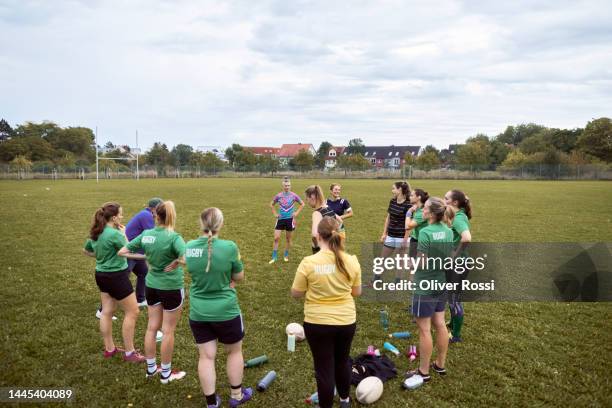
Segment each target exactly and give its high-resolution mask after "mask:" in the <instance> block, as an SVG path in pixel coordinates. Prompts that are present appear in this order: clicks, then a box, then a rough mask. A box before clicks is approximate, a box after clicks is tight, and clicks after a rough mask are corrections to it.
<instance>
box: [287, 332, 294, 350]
mask: <svg viewBox="0 0 612 408" xmlns="http://www.w3.org/2000/svg"><path fill="white" fill-rule="evenodd" d="M287 351H289V352H291V353H293V352H294V351H295V334H288V335H287Z"/></svg>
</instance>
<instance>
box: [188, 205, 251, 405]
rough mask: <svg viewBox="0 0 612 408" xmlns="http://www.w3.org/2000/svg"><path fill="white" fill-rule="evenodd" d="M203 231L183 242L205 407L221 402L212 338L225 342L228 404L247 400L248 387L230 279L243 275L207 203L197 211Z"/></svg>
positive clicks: (217, 216) (217, 214)
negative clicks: (244, 379)
mask: <svg viewBox="0 0 612 408" xmlns="http://www.w3.org/2000/svg"><path fill="white" fill-rule="evenodd" d="M200 223H201V226H202V232H203V234H202V236H201V237H200V238H198V239H195V240H193V241H189V242H188V243H187V249H186V251H185V262H186V264H187V270H188V271H189V273H190V274H191V287H190V289H189V325H190V326H191V331H192V333H193V337H194V339H195V342H196V344H197V346H198V351H199V354H200V359H199V362H198V374H199V376H200V385H201V387H202V391H203V392H204V395H205V397H206V404H207V405H208V407H209V408H215V407H219V406H221V398H220V397H219V395H217V393H216V390H215V387H216V384H215V383H216V373H215V358H216V354H217V341H218V342H220V343H223V344H224V345H225V352H226V354H227V376H228V380H229V384H230V387H231V394H230V398H229V401H228V402H229V406H230V407H237V406H238V405H241V404H244V403H245V402H247V401H249V400H250V399H251V397H252V395H253V390H252V389H251V388H244V387H243V386H242V376H243V371H244V358H243V356H242V339H243V337H244V324H243V321H242V314H241V312H240V306H239V305H238V297H237V296H236V290H235V289H234V282H239V281H241V280H243V279H244V270H243V265H242V260H241V259H240V251H239V250H238V246H237V245H236V244H235V243H234V242H233V241H229V240H224V239H220V238H219V231H220V230H221V228H222V227H223V213H222V212H221V210H219V209H218V208H207V209H205V210H204V211H203V212H202V214H201V216H200Z"/></svg>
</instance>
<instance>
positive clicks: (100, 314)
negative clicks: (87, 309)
mask: <svg viewBox="0 0 612 408" xmlns="http://www.w3.org/2000/svg"><path fill="white" fill-rule="evenodd" d="M101 318H102V310H100V309H98V310H96V319H101ZM113 320H117V316H113Z"/></svg>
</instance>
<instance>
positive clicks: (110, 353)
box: [104, 347, 125, 358]
mask: <svg viewBox="0 0 612 408" xmlns="http://www.w3.org/2000/svg"><path fill="white" fill-rule="evenodd" d="M124 351H125V350H123V349H122V348H119V347H115V349H114V350H113V351H107V350H104V358H111V357H113V356H114V355H115V354H117V353H123V352H124Z"/></svg>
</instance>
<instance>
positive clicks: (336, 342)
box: [291, 217, 361, 408]
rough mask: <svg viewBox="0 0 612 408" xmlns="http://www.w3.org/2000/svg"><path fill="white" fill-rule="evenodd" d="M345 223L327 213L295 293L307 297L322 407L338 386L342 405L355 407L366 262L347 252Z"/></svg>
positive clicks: (299, 274) (328, 404)
mask: <svg viewBox="0 0 612 408" xmlns="http://www.w3.org/2000/svg"><path fill="white" fill-rule="evenodd" d="M339 227H340V223H339V222H338V221H336V219H335V218H333V217H323V218H322V219H321V220H320V221H319V222H318V224H317V230H316V231H317V236H316V239H317V245H318V246H319V247H320V248H321V250H320V251H319V252H317V253H316V254H314V255H311V256H307V257H306V258H304V259H303V260H302V262H301V263H300V265H299V267H298V269H297V272H296V274H295V278H294V280H293V285H292V287H291V295H292V296H293V297H295V298H301V297H305V302H304V332H305V334H306V340H308V345H309V346H310V351H311V352H312V358H313V360H314V369H315V378H316V380H317V391H318V393H319V405H320V407H321V408H329V407H331V406H332V403H333V397H334V387H335V388H337V390H338V395H339V396H340V407H343V408H346V407H350V400H349V391H350V384H351V366H350V363H349V352H350V350H351V343H352V341H353V336H354V335H355V329H356V320H357V315H356V311H355V301H354V300H353V298H354V297H355V296H360V295H361V266H360V265H359V261H358V260H357V257H356V256H355V255H349V254H347V253H346V252H344V239H343V238H342V236H341V234H340V231H339Z"/></svg>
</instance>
